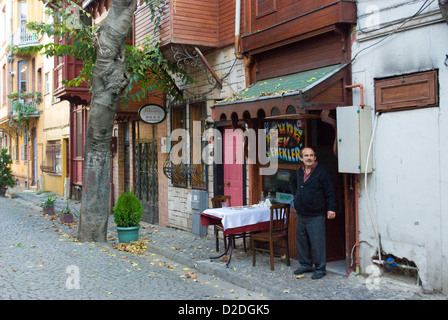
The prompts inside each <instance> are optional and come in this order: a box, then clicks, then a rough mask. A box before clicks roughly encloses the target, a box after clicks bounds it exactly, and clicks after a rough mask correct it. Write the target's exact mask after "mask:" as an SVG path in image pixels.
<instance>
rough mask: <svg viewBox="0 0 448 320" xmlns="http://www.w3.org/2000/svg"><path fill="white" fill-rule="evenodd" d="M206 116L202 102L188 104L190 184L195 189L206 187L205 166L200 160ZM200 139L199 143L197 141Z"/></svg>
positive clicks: (203, 144)
mask: <svg viewBox="0 0 448 320" xmlns="http://www.w3.org/2000/svg"><path fill="white" fill-rule="evenodd" d="M206 118H207V113H206V105H205V103H204V102H199V103H194V104H191V105H190V136H191V138H190V139H191V148H190V150H191V155H190V156H191V164H190V165H191V169H192V174H191V186H192V187H193V188H197V189H206V187H207V181H206V177H207V174H206V170H207V166H206V165H205V164H204V163H203V161H202V150H204V148H205V146H206V145H207V144H206V143H207V141H202V133H203V132H204V130H205V120H206ZM199 141H200V143H198V142H199Z"/></svg>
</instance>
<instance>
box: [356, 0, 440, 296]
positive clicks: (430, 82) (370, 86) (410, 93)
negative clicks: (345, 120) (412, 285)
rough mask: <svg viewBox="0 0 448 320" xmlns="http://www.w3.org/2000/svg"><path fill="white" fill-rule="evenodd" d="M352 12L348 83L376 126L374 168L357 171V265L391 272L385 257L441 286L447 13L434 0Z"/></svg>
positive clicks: (369, 5) (371, 5) (372, 5)
mask: <svg viewBox="0 0 448 320" xmlns="http://www.w3.org/2000/svg"><path fill="white" fill-rule="evenodd" d="M358 17H359V22H358V25H357V28H356V30H355V31H354V32H353V38H352V39H353V44H352V53H353V54H352V59H353V62H352V72H353V81H354V82H355V83H359V84H362V85H363V86H364V100H365V104H366V105H368V106H371V107H372V128H376V130H375V131H374V133H375V134H374V137H373V140H372V141H373V145H372V165H373V171H372V172H371V173H368V174H367V175H366V176H364V175H360V176H359V200H358V201H359V250H360V263H361V270H364V272H365V270H366V268H367V267H368V266H369V265H370V264H374V265H377V266H379V267H381V269H382V270H383V271H384V272H392V271H394V270H391V268H387V263H385V261H386V260H387V259H388V258H392V259H394V260H395V261H396V262H397V264H398V265H399V267H401V268H402V269H403V270H404V269H408V270H410V271H414V272H415V273H418V275H415V273H414V278H415V277H417V282H418V283H420V284H421V285H422V286H423V287H424V288H427V289H428V290H432V289H435V290H443V291H445V292H446V290H447V288H448V286H447V284H448V273H447V271H446V268H444V266H445V265H446V264H447V258H446V257H447V253H446V248H447V234H448V232H447V231H448V227H447V226H448V224H447V218H448V215H447V213H448V202H447V200H446V197H445V195H446V194H447V184H446V181H447V170H446V163H447V157H448V149H447V145H446V143H444V141H446V140H447V139H448V131H447V129H446V128H447V126H446V124H447V120H448V117H447V116H448V115H447V99H448V96H447V83H448V78H447V75H448V67H447V66H448V59H447V52H448V43H447V41H445V39H446V38H447V34H448V25H447V21H446V19H444V17H443V16H442V14H441V10H440V7H439V4H438V3H437V1H412V2H410V1H398V0H397V1H388V2H383V1H369V2H358ZM354 95H355V97H354V101H358V103H359V101H360V98H361V97H360V95H359V90H356V92H354ZM365 178H367V183H366V181H365ZM378 247H379V248H380V250H378ZM372 261H374V262H372ZM385 264H386V266H384V265H385ZM403 270H402V272H403Z"/></svg>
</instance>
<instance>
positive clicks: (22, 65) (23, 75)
mask: <svg viewBox="0 0 448 320" xmlns="http://www.w3.org/2000/svg"><path fill="white" fill-rule="evenodd" d="M27 77H28V63H27V62H26V61H22V62H19V88H18V91H19V92H27V89H28V88H27Z"/></svg>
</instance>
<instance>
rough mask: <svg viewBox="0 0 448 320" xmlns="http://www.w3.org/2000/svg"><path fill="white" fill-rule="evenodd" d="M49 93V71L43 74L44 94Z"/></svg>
mask: <svg viewBox="0 0 448 320" xmlns="http://www.w3.org/2000/svg"><path fill="white" fill-rule="evenodd" d="M47 93H50V73H48V72H47V73H46V74H45V94H47Z"/></svg>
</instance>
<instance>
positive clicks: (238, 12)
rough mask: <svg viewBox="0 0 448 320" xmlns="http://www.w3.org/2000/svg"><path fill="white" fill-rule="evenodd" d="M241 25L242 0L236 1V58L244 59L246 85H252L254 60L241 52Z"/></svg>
mask: <svg viewBox="0 0 448 320" xmlns="http://www.w3.org/2000/svg"><path fill="white" fill-rule="evenodd" d="M240 24H241V0H236V1H235V58H237V59H244V70H245V75H246V85H249V84H250V83H251V81H250V68H251V66H252V64H253V62H254V61H253V58H252V57H251V56H245V55H244V54H242V53H241V52H240V40H241V35H240Z"/></svg>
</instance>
